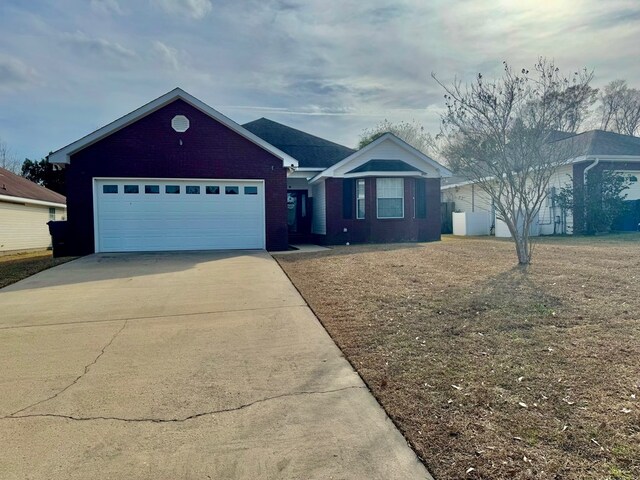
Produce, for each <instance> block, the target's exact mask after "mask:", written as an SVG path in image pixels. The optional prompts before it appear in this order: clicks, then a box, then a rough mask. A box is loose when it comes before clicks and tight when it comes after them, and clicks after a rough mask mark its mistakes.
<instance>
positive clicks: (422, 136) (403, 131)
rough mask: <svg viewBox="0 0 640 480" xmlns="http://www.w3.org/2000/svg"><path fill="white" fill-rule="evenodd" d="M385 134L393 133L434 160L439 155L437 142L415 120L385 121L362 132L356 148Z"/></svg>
mask: <svg viewBox="0 0 640 480" xmlns="http://www.w3.org/2000/svg"><path fill="white" fill-rule="evenodd" d="M387 132H390V133H393V134H394V135H395V136H396V137H398V138H400V139H402V140H404V141H405V142H407V143H408V144H409V145H411V146H412V147H413V148H415V149H417V150H420V151H421V152H422V153H425V154H427V155H429V156H431V157H434V158H436V157H437V156H438V155H439V151H440V149H439V145H438V142H437V140H436V139H435V138H434V136H433V135H431V134H430V133H429V132H427V131H426V130H425V129H424V127H423V126H422V125H420V124H419V123H418V122H416V121H415V120H412V121H411V122H398V123H393V122H390V121H389V120H386V119H385V120H384V121H382V122H380V123H378V124H377V125H376V126H375V127H373V128H367V129H365V130H363V132H362V133H361V134H360V141H359V142H358V148H362V147H364V146H365V145H367V144H369V143H371V142H373V141H374V140H375V139H377V138H378V137H381V136H382V135H384V134H385V133H387Z"/></svg>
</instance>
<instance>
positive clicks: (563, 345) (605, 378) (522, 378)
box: [277, 235, 640, 480]
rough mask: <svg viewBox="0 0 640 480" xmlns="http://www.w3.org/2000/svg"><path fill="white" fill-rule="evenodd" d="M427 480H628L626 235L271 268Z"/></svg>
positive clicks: (408, 250) (402, 249)
mask: <svg viewBox="0 0 640 480" xmlns="http://www.w3.org/2000/svg"><path fill="white" fill-rule="evenodd" d="M277 260H278V262H279V263H280V265H281V266H282V267H283V269H284V270H285V271H286V273H287V274H288V275H289V276H290V278H291V279H292V280H293V282H294V284H295V285H296V287H297V288H298V289H299V290H300V292H301V293H302V295H303V296H304V297H305V299H306V300H307V301H308V303H309V304H310V305H311V307H312V308H313V309H314V311H315V312H316V314H317V315H318V316H319V318H320V319H321V321H322V322H323V324H324V325H325V327H326V328H327V330H328V332H329V333H330V335H331V336H332V337H333V338H334V340H335V341H336V343H337V344H338V345H339V347H340V348H341V349H342V351H343V352H344V354H345V355H346V356H347V358H348V359H349V360H350V361H351V363H352V364H353V365H354V367H355V368H356V369H357V370H358V371H359V373H360V374H361V375H362V377H363V378H364V380H365V381H366V382H367V384H368V385H369V387H370V388H371V390H372V391H373V393H374V394H375V395H376V397H377V398H378V400H379V401H380V402H381V404H382V405H383V406H384V408H385V409H386V410H387V412H388V413H389V415H390V416H391V417H392V418H393V420H394V421H395V422H396V424H397V425H398V426H399V427H400V429H401V430H402V432H403V433H404V435H405V436H406V438H407V439H408V440H409V442H410V443H411V444H412V445H413V447H414V449H415V450H416V452H417V453H418V455H419V456H420V457H421V458H422V459H423V460H424V461H425V463H426V464H427V466H428V467H429V469H430V470H431V472H432V473H433V474H434V476H435V477H436V478H439V479H450V478H470V479H473V478H476V479H477V478H483V479H507V478H509V479H511V478H514V479H530V478H535V479H584V478H592V479H606V478H610V479H620V480H622V479H625V480H626V479H628V480H631V479H635V478H640V404H639V402H640V236H639V235H625V236H620V237H605V238H592V239H587V240H585V239H571V238H560V239H544V240H542V241H541V242H540V243H539V244H538V245H537V247H536V252H535V258H534V261H535V263H534V264H533V265H532V266H531V267H530V268H529V271H528V272H527V273H524V272H522V271H521V270H520V269H519V268H518V267H514V263H515V253H514V251H513V247H512V245H511V243H510V242H507V241H500V240H494V239H488V238H485V239H479V238H476V239H474V238H466V239H465V238H453V237H449V238H444V239H443V241H442V242H437V243H431V244H420V245H386V246H352V247H338V248H336V249H333V250H331V251H329V252H322V253H314V254H298V255H290V256H282V257H278V258H277Z"/></svg>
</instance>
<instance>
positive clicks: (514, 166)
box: [433, 58, 593, 265]
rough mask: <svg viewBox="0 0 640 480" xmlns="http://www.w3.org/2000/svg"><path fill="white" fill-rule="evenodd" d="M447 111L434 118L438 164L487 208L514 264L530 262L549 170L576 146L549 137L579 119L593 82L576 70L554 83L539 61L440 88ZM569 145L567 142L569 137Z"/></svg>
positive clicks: (548, 67)
mask: <svg viewBox="0 0 640 480" xmlns="http://www.w3.org/2000/svg"><path fill="white" fill-rule="evenodd" d="M433 77H434V79H435V80H436V81H437V82H438V84H440V85H441V86H442V87H443V88H444V90H445V92H446V93H445V103H446V107H447V111H446V113H445V114H443V116H442V125H443V126H442V130H443V131H442V134H443V135H442V136H443V138H445V139H446V145H445V147H444V153H445V157H446V158H447V160H448V161H449V164H450V166H451V167H452V168H453V169H454V170H455V171H457V172H458V173H459V174H462V175H465V176H467V177H468V178H469V179H471V180H473V181H474V182H475V183H476V185H477V186H478V187H479V188H480V189H482V190H483V191H484V192H486V193H487V195H488V196H489V197H490V198H491V200H492V201H493V204H494V205H495V209H496V216H497V217H498V218H499V219H500V220H502V221H504V222H505V223H506V225H507V227H508V228H509V232H510V233H511V236H512V237H513V240H514V242H515V248H516V253H517V256H518V263H519V264H520V265H528V264H529V263H530V262H531V258H532V254H533V243H532V240H531V238H530V232H531V226H532V225H533V224H534V222H536V221H537V216H538V213H539V211H540V208H541V206H542V204H543V202H544V200H545V199H546V197H547V195H548V189H549V181H550V179H551V177H552V175H553V174H554V171H555V169H556V168H557V167H558V166H559V165H562V164H564V163H566V162H567V161H569V160H570V159H571V158H572V157H575V156H576V155H575V151H576V148H577V147H576V145H575V144H574V142H573V141H572V140H570V139H568V136H567V135H566V134H561V133H559V132H558V131H557V130H558V129H559V128H560V127H562V126H565V125H566V124H565V122H566V115H567V112H580V111H583V110H584V108H585V106H586V104H587V103H588V102H589V97H590V96H589V95H582V94H580V95H576V94H575V92H588V91H589V88H588V87H589V83H590V82H591V79H592V77H593V74H592V73H591V72H587V71H586V70H583V71H581V72H576V73H575V74H573V75H571V76H570V77H564V76H562V75H561V73H560V70H559V69H558V68H557V67H556V66H555V64H554V63H553V62H552V61H547V60H546V59H543V58H540V59H539V60H538V62H537V63H536V64H535V66H534V68H533V70H532V71H531V72H530V71H529V70H526V69H523V70H522V71H521V72H520V73H516V72H514V71H513V69H512V68H511V67H510V66H509V65H508V64H507V63H506V62H504V73H503V75H502V76H501V77H500V78H498V79H497V80H493V81H486V80H485V79H484V78H483V76H482V75H481V74H479V75H478V77H477V78H476V80H475V81H474V82H472V83H470V84H468V85H463V84H462V83H461V82H460V81H458V80H455V81H454V82H453V84H451V85H444V84H443V83H442V82H440V81H439V80H438V79H437V78H436V77H435V75H433ZM569 138H570V137H569Z"/></svg>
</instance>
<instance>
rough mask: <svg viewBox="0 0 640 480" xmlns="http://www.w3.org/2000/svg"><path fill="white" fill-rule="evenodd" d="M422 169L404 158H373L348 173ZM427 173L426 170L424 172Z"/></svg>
mask: <svg viewBox="0 0 640 480" xmlns="http://www.w3.org/2000/svg"><path fill="white" fill-rule="evenodd" d="M415 171H421V172H423V171H422V170H420V169H419V168H416V167H414V166H413V165H409V164H408V163H407V162H403V161H402V160H377V159H372V160H369V161H368V162H366V163H363V164H362V165H360V166H359V167H356V168H354V169H353V170H350V171H348V172H347V173H364V172H415ZM423 173H425V172H423Z"/></svg>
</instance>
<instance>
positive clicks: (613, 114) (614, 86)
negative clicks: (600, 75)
mask: <svg viewBox="0 0 640 480" xmlns="http://www.w3.org/2000/svg"><path fill="white" fill-rule="evenodd" d="M599 100H600V104H599V106H598V113H599V116H600V128H601V129H602V130H609V131H611V132H616V133H622V134H624V135H639V134H640V90H637V89H635V88H629V87H628V86H627V82H626V81H624V80H614V81H613V82H611V83H609V84H607V85H606V86H605V87H604V89H603V90H602V92H601V94H600V98H599Z"/></svg>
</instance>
